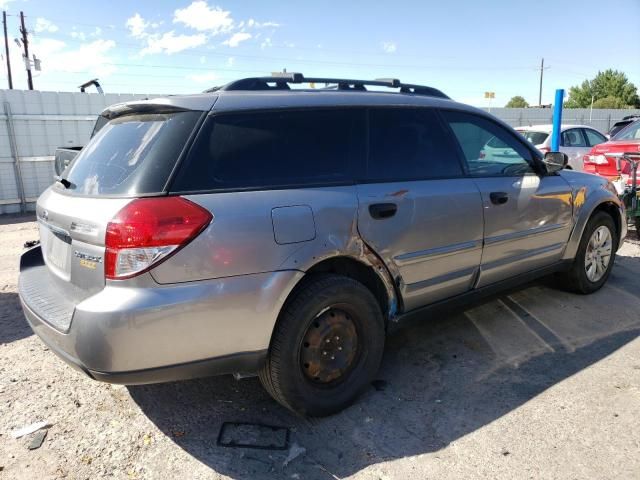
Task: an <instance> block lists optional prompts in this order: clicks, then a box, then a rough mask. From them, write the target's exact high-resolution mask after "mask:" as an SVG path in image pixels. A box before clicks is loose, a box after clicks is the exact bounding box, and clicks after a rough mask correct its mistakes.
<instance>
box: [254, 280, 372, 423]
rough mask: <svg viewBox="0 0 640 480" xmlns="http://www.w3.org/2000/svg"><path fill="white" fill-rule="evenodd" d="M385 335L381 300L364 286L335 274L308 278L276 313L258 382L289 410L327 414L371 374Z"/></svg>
mask: <svg viewBox="0 0 640 480" xmlns="http://www.w3.org/2000/svg"><path fill="white" fill-rule="evenodd" d="M384 339H385V329H384V320H383V317H382V312H381V310H380V305H379V304H378V302H377V301H376V299H375V297H374V296H373V294H372V293H371V292H370V291H369V290H368V289H367V288H366V287H365V286H364V285H362V284H361V283H360V282H357V281H356V280H353V279H351V278H348V277H343V276H340V275H333V274H323V275H319V276H314V277H311V278H309V280H307V281H306V284H304V286H303V287H301V288H300V289H299V290H298V291H297V292H295V293H294V296H293V297H292V298H291V299H290V300H289V301H288V302H287V304H286V306H285V308H284V310H283V311H282V312H281V314H280V318H279V319H278V324H277V325H276V328H275V330H274V333H273V338H272V341H271V348H270V351H269V357H268V359H267V362H266V364H265V366H264V367H263V369H262V370H261V372H260V374H259V376H260V381H261V382H262V385H263V386H264V387H265V389H266V390H267V391H268V392H269V393H270V394H271V396H273V398H274V399H276V400H277V401H278V402H279V403H281V404H282V405H284V406H285V407H287V408H288V409H290V410H293V411H295V412H297V413H300V414H302V415H309V416H325V415H331V414H333V413H336V412H338V411H340V410H342V409H344V408H346V407H347V406H349V405H350V404H351V403H353V401H354V400H355V399H356V398H357V397H358V396H359V395H360V394H361V393H362V392H363V391H364V390H365V389H366V388H367V386H368V385H369V384H370V383H371V381H372V380H373V379H374V376H375V374H376V373H377V371H378V368H379V366H380V361H381V360H382V353H383V350H384Z"/></svg>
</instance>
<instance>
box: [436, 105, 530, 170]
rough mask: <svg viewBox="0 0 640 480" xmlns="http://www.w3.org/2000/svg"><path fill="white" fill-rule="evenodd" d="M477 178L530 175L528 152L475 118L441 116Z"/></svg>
mask: <svg viewBox="0 0 640 480" xmlns="http://www.w3.org/2000/svg"><path fill="white" fill-rule="evenodd" d="M442 113H443V115H444V117H445V119H446V120H447V122H448V123H449V126H450V127H451V130H453V133H454V135H455V137H456V139H457V140H458V143H459V144H460V148H461V150H462V154H463V156H464V159H465V160H466V163H467V166H468V167H469V174H470V175H471V176H476V177H487V176H489V177H492V176H518V175H524V174H526V173H532V172H533V168H531V165H530V164H529V162H528V160H530V159H531V152H530V151H529V150H527V148H526V147H525V146H524V145H522V144H521V143H520V142H518V141H517V140H516V138H515V137H514V135H512V134H511V133H509V131H508V130H505V129H504V128H502V127H501V126H499V125H497V124H495V123H493V122H491V121H489V120H487V119H485V118H482V117H480V116H478V115H474V114H470V113H463V112H452V111H444V112H442Z"/></svg>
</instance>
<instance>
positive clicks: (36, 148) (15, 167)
mask: <svg viewBox="0 0 640 480" xmlns="http://www.w3.org/2000/svg"><path fill="white" fill-rule="evenodd" d="M145 97H146V95H133V94H105V95H100V94H97V93H79V92H78V93H71V92H68V93H63V92H60V93H59V92H40V91H37V90H34V91H28V90H0V104H1V108H0V213H14V212H19V211H21V210H33V208H34V203H33V202H35V200H36V199H37V198H38V195H40V193H42V191H43V190H44V189H45V188H47V187H48V186H49V185H51V183H52V181H53V176H54V169H53V153H54V151H55V149H56V148H57V147H63V146H82V145H84V144H85V143H86V142H87V141H88V140H89V136H90V134H91V130H92V128H93V124H94V123H95V120H96V117H97V115H98V114H99V113H100V112H101V111H102V110H104V108H105V107H107V106H109V105H112V104H114V103H118V102H124V101H127V100H134V99H138V98H145Z"/></svg>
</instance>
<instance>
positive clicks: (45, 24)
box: [34, 17, 58, 33]
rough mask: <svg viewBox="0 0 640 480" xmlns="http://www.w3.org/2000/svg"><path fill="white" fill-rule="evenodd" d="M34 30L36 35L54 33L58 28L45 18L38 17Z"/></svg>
mask: <svg viewBox="0 0 640 480" xmlns="http://www.w3.org/2000/svg"><path fill="white" fill-rule="evenodd" d="M34 30H35V31H36V33H41V32H48V33H54V32H57V31H58V26H57V25H55V24H54V23H52V22H51V21H49V20H47V19H46V18H42V17H38V18H36V25H35V27H34Z"/></svg>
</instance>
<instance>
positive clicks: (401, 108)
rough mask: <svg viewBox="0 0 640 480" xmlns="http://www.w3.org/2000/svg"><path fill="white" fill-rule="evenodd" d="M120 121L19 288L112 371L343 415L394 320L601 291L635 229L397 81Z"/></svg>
mask: <svg viewBox="0 0 640 480" xmlns="http://www.w3.org/2000/svg"><path fill="white" fill-rule="evenodd" d="M307 82H308V83H311V82H314V83H316V84H323V83H324V84H327V85H329V87H328V88H322V89H320V88H316V89H314V88H306V89H305V88H303V87H304V84H305V83H307ZM372 87H373V88H372ZM387 87H388V88H389V90H388V91H382V90H383V89H384V88H387ZM102 116H103V117H104V119H105V120H106V121H107V122H106V124H105V125H104V127H103V128H102V129H101V130H100V131H99V132H97V133H96V135H95V136H94V137H93V138H92V139H91V141H90V142H89V143H88V145H87V146H86V147H85V148H84V149H83V150H82V152H81V153H80V154H79V155H78V157H77V158H76V159H75V160H74V161H73V163H72V164H71V165H70V166H69V167H68V168H67V169H66V171H65V172H64V173H63V175H62V177H61V178H59V179H58V181H57V182H56V183H55V184H54V185H52V186H51V187H50V188H49V189H47V190H46V191H45V192H44V193H43V194H42V195H41V196H40V198H39V199H38V202H37V207H36V208H37V211H36V213H37V218H38V222H39V228H40V245H39V246H36V247H34V248H32V249H30V250H28V251H27V252H26V253H24V254H23V256H22V258H21V261H20V281H19V292H20V299H21V301H22V306H23V309H24V313H25V315H26V318H27V320H28V322H29V324H30V325H31V327H32V328H33V330H34V331H35V333H37V334H38V335H39V336H40V337H41V338H42V340H43V341H44V342H45V343H46V344H47V345H49V346H50V348H51V350H53V351H54V352H55V353H57V354H58V355H59V356H60V357H62V358H63V359H64V360H65V361H67V362H68V363H69V364H70V365H72V366H74V367H75V368H77V369H79V370H81V371H82V372H84V373H86V374H87V375H88V376H90V377H91V378H94V379H96V380H103V381H107V382H115V383H124V384H138V383H150V382H164V381H171V380H177V379H186V378H193V377H198V376H205V375H212V374H229V373H241V374H257V375H259V377H260V380H261V382H262V384H263V385H264V387H265V388H266V389H267V390H268V391H269V393H270V394H271V395H272V396H273V397H274V398H275V399H276V400H277V401H278V402H280V403H281V404H283V405H284V406H286V407H288V408H290V409H292V410H294V411H297V412H300V413H302V414H307V415H327V414H331V413H333V412H336V411H338V410H340V409H342V408H344V407H346V406H348V405H349V404H350V403H352V402H353V401H354V399H355V398H356V397H357V396H358V394H359V393H361V392H362V391H363V390H364V389H365V388H366V387H367V386H368V385H369V383H370V382H371V380H372V379H373V377H374V375H375V374H376V371H377V369H378V367H379V364H380V361H381V358H382V353H383V348H384V341H385V331H386V328H387V325H388V324H389V322H392V321H398V320H401V319H402V318H404V317H406V316H408V315H413V314H419V315H422V316H423V318H424V319H425V320H426V319H428V318H429V316H430V312H431V315H433V313H434V312H435V307H441V306H443V305H447V304H451V302H455V303H460V302H462V301H468V300H475V299H477V298H479V297H481V296H484V295H487V294H492V293H495V292H497V291H498V290H500V289H503V288H505V287H506V286H509V287H513V285H515V284H516V283H519V282H526V281H530V280H532V279H533V278H536V277H540V276H543V275H548V274H551V273H555V274H558V275H563V276H564V278H565V281H564V284H565V285H566V287H568V288H570V289H572V290H574V291H577V292H581V293H590V292H593V291H596V290H598V289H599V288H600V287H601V286H602V285H603V284H604V282H606V280H607V278H608V276H609V274H610V272H611V268H612V266H613V262H614V256H615V252H616V250H617V249H618V247H619V245H620V243H621V242H622V239H623V238H624V237H625V235H626V229H627V227H626V222H625V221H624V211H623V206H622V204H621V203H620V201H619V200H618V198H617V196H616V194H615V190H614V189H613V188H612V186H611V185H610V184H608V183H607V182H606V181H605V180H603V179H601V178H600V177H596V176H592V175H588V174H581V173H578V172H573V171H566V170H563V167H564V166H565V165H566V157H565V156H564V155H563V154H561V153H549V154H547V155H546V156H545V157H544V158H541V157H540V156H539V155H540V154H539V153H538V152H537V151H536V150H535V149H533V148H532V147H531V146H530V145H529V144H528V143H527V142H526V141H525V140H524V139H522V138H521V137H520V136H519V135H517V134H516V133H515V132H514V131H513V130H512V129H511V128H510V127H508V126H507V125H505V124H504V123H502V122H500V121H499V120H497V119H496V118H494V117H492V116H491V115H488V114H486V113H485V112H482V111H480V110H478V109H475V108H472V107H469V106H465V105H461V104H459V103H456V102H454V101H452V100H450V99H449V98H448V97H447V96H446V95H444V94H443V93H442V92H440V91H438V90H436V89H433V88H430V87H424V86H418V85H407V84H403V83H401V82H399V81H398V80H395V79H389V80H376V81H362V80H342V79H317V78H313V79H311V78H305V77H304V76H302V75H301V74H290V75H284V76H280V77H264V78H249V79H243V80H238V81H236V82H233V83H230V84H228V85H226V86H224V87H220V88H216V89H212V90H210V91H208V92H206V93H204V94H199V95H185V96H172V97H167V98H159V99H153V100H145V101H135V102H129V103H125V104H119V105H115V106H113V107H111V108H109V109H107V110H106V111H104V112H103V113H102ZM495 139H499V141H500V143H501V145H504V146H505V151H507V150H508V151H507V153H506V154H505V155H503V156H501V155H500V154H499V153H500V152H498V153H497V154H496V155H492V156H491V157H490V158H488V157H486V156H485V155H483V154H482V152H484V149H485V146H486V145H487V143H488V142H489V141H495Z"/></svg>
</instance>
